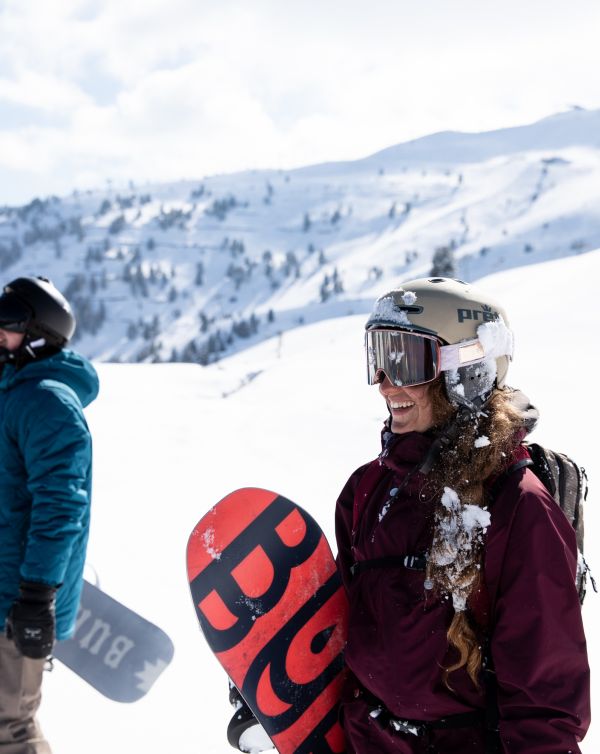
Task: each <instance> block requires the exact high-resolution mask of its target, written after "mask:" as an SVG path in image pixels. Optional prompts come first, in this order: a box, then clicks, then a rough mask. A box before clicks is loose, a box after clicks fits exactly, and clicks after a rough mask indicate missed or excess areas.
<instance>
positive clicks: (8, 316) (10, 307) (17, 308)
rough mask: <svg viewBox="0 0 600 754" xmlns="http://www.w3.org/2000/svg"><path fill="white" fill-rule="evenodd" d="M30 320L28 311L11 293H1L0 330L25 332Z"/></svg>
mask: <svg viewBox="0 0 600 754" xmlns="http://www.w3.org/2000/svg"><path fill="white" fill-rule="evenodd" d="M30 318H31V311H30V309H29V308H28V307H27V306H25V304H23V302H22V301H20V300H19V299H18V298H17V297H16V296H15V295H14V294H13V293H3V294H2V296H0V329H2V330H8V331H9V332H19V333H22V332H25V331H26V330H27V325H28V323H29V320H30Z"/></svg>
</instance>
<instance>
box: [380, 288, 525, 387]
mask: <svg viewBox="0 0 600 754" xmlns="http://www.w3.org/2000/svg"><path fill="white" fill-rule="evenodd" d="M488 322H502V323H504V325H505V326H506V328H508V318H507V316H506V312H505V310H504V308H503V307H502V306H501V305H500V304H499V303H498V302H497V301H496V300H495V299H493V298H492V297H491V296H489V295H488V294H487V293H486V292H484V291H481V290H480V289H478V288H477V287H475V286H473V285H471V284H470V283H464V282H463V281H462V280H454V279H452V278H442V277H430V278H420V279H418V280H409V281H407V282H405V283H402V285H401V286H399V287H398V288H396V289H394V290H392V291H389V292H388V293H385V294H384V295H383V296H380V297H379V298H378V299H377V301H376V302H375V306H374V308H373V311H372V313H371V315H370V317H369V319H368V321H367V324H366V329H367V330H371V329H376V328H391V329H398V330H407V331H409V332H419V333H424V334H426V335H433V336H434V337H436V338H438V339H439V340H440V341H442V344H446V345H452V344H456V343H460V342H462V341H465V340H473V339H475V338H478V332H477V331H478V328H479V327H480V325H483V324H485V323H488ZM480 333H481V331H480ZM507 333H508V336H509V340H510V347H508V346H505V347H503V348H501V350H502V351H504V352H503V353H501V354H497V353H496V354H495V361H496V384H497V386H498V387H502V386H503V385H504V384H505V380H506V374H507V372H508V365H509V362H510V358H511V355H512V334H511V333H510V331H509V330H507ZM459 371H462V370H459ZM446 382H447V384H448V378H447V379H446Z"/></svg>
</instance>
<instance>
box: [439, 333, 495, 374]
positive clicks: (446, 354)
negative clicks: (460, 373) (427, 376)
mask: <svg viewBox="0 0 600 754" xmlns="http://www.w3.org/2000/svg"><path fill="white" fill-rule="evenodd" d="M440 353H441V361H440V371H441V372H448V371H450V370H451V369H458V368H459V367H466V366H469V364H477V363H478V362H479V361H483V359H485V351H484V350H483V346H482V345H481V343H480V342H479V340H478V339H477V338H474V339H473V340H464V341H463V342H462V343H453V344H452V345H450V346H441V348H440Z"/></svg>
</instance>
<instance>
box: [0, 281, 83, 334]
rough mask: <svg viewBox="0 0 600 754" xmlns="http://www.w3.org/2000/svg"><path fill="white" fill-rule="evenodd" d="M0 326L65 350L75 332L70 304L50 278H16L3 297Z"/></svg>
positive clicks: (5, 287) (0, 308) (0, 309)
mask: <svg viewBox="0 0 600 754" xmlns="http://www.w3.org/2000/svg"><path fill="white" fill-rule="evenodd" d="M0 327H1V328H3V329H5V330H12V331H14V332H23V333H26V334H27V335H28V336H29V339H30V340H35V339H36V338H43V339H44V340H45V341H46V343H47V344H48V345H49V346H52V347H55V348H62V347H63V346H64V345H65V344H66V343H67V342H68V341H69V340H70V339H71V337H72V335H73V333H74V332H75V317H74V316H73V311H72V309H71V305H70V304H69V302H68V301H67V299H66V298H65V297H64V296H63V295H62V293H61V292H60V291H59V290H58V289H57V288H56V287H55V286H54V284H53V283H51V282H50V281H49V280H48V279H47V278H43V277H22V278H16V279H15V280H13V281H12V282H10V283H8V284H7V285H5V286H4V290H3V292H2V295H1V296H0Z"/></svg>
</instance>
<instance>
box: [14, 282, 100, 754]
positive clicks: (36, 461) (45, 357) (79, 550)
mask: <svg viewBox="0 0 600 754" xmlns="http://www.w3.org/2000/svg"><path fill="white" fill-rule="evenodd" d="M74 329H75V318H74V316H73V313H72V311H71V307H70V305H69V303H68V302H67V300H66V299H65V298H64V296H62V294H61V293H60V292H59V291H58V290H57V289H56V288H55V287H54V285H53V284H52V283H51V282H49V281H48V280H46V279H45V278H34V277H23V278H17V279H16V280H14V281H12V282H11V283H9V284H8V285H6V286H5V287H4V290H3V293H2V295H1V296H0V627H4V628H5V632H4V633H0V753H1V754H49V753H50V747H49V745H48V743H47V741H46V740H45V739H44V737H43V735H42V733H41V730H40V727H39V725H38V723H37V720H36V713H37V710H38V707H39V704H40V699H41V683H42V672H43V669H44V665H45V662H46V658H47V657H48V656H49V655H50V653H51V651H52V647H53V644H54V640H55V639H56V638H58V639H66V638H68V637H69V636H70V635H71V634H72V633H73V629H74V623H75V618H76V614H77V608H78V604H79V597H80V593H81V588H82V573H83V566H84V561H85V551H86V546H87V539H88V531H89V522H90V497H91V483H92V443H91V437H90V432H89V429H88V426H87V424H86V421H85V418H84V415H83V407H84V406H87V405H88V404H89V403H90V402H91V401H93V400H94V398H95V397H96V395H97V394H98V377H97V375H96V372H95V370H94V368H93V366H92V365H91V364H90V362H88V361H87V360H86V359H85V358H83V357H82V356H79V355H78V354H76V353H74V352H73V351H70V350H66V349H65V348H64V346H65V345H66V344H67V343H68V341H69V339H70V338H71V336H72V335H73V332H74Z"/></svg>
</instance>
